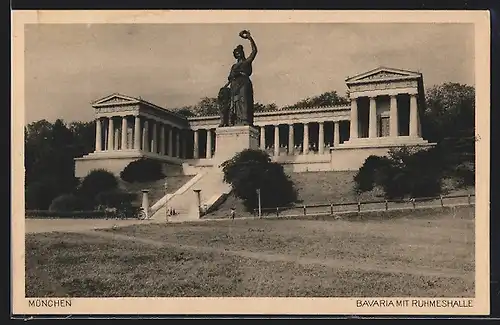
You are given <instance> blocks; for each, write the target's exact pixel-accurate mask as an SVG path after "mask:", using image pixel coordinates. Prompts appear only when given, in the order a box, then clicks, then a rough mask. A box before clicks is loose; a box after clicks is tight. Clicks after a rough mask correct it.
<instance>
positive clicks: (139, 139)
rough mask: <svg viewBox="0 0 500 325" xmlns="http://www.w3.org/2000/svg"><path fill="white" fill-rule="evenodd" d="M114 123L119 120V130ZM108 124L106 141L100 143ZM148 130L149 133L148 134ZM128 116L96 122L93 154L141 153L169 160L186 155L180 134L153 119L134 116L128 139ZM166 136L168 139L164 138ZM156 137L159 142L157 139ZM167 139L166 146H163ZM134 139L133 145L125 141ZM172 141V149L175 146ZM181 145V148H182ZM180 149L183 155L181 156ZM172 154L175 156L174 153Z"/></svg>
mask: <svg viewBox="0 0 500 325" xmlns="http://www.w3.org/2000/svg"><path fill="white" fill-rule="evenodd" d="M115 119H121V127H120V128H117V127H115ZM105 120H107V132H106V139H105V141H104V143H105V144H104V147H103V146H102V143H103V122H104V121H105ZM150 127H151V129H152V130H151V132H150ZM128 130H129V128H128V116H118V117H109V118H98V119H97V120H96V138H95V144H96V149H95V150H96V151H103V150H106V151H112V150H127V149H135V150H143V151H147V152H153V153H159V154H161V155H168V156H171V157H181V156H185V154H186V152H187V151H186V148H185V147H186V141H185V137H184V136H183V130H181V129H179V128H176V127H174V126H171V125H169V124H164V123H161V122H158V121H155V120H152V119H146V118H143V117H141V116H138V115H136V116H135V117H134V126H133V129H132V134H131V135H130V137H129V135H128ZM167 132H168V137H165V135H166V133H167ZM151 133H152V134H151ZM158 136H159V139H158ZM166 138H168V143H166V141H167V139H166ZM129 139H133V143H129V142H128V141H127V140H129ZM174 141H175V145H174ZM181 141H182V144H181ZM181 147H182V149H183V150H182V151H183V153H182V154H181ZM174 150H175V152H174Z"/></svg>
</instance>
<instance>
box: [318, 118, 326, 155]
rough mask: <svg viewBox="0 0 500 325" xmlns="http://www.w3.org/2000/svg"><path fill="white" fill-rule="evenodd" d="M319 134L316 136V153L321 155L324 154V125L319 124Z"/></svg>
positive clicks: (322, 123)
mask: <svg viewBox="0 0 500 325" xmlns="http://www.w3.org/2000/svg"><path fill="white" fill-rule="evenodd" d="M318 124H319V128H318V129H319V131H318V132H319V134H318V153H319V154H323V153H324V152H325V123H324V122H319V123H318Z"/></svg>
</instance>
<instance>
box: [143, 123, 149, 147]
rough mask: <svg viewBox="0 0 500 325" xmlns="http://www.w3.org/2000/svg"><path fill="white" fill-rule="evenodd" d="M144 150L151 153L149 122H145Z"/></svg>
mask: <svg viewBox="0 0 500 325" xmlns="http://www.w3.org/2000/svg"><path fill="white" fill-rule="evenodd" d="M142 150H143V151H149V121H148V120H145V121H144V126H143V127H142Z"/></svg>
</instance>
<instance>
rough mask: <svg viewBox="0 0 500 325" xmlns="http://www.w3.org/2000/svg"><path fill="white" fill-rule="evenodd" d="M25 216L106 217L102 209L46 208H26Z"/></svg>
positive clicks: (42, 217)
mask: <svg viewBox="0 0 500 325" xmlns="http://www.w3.org/2000/svg"><path fill="white" fill-rule="evenodd" d="M25 217H26V218H32V219H35V218H36V219H59V218H64V219H72V218H74V219H102V218H106V213H105V212H104V211H48V210H26V212H25Z"/></svg>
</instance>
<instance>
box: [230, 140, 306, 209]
mask: <svg viewBox="0 0 500 325" xmlns="http://www.w3.org/2000/svg"><path fill="white" fill-rule="evenodd" d="M221 167H222V170H223V172H224V181H225V182H227V183H229V184H231V187H232V189H233V192H234V195H235V196H236V197H238V198H240V199H242V200H243V205H244V206H245V208H246V209H247V211H252V210H253V209H255V208H256V207H257V206H258V197H257V189H260V193H261V194H260V197H261V206H262V207H263V208H274V207H277V206H279V207H285V206H288V205H290V204H291V203H293V202H295V201H296V200H297V192H296V190H295V188H294V184H293V182H292V181H291V180H290V178H289V177H288V175H286V173H285V172H284V169H283V166H282V165H280V164H278V163H274V162H271V158H270V157H269V155H268V154H267V153H266V152H264V151H261V150H252V149H247V150H244V151H242V152H240V153H238V154H236V155H235V156H234V157H233V158H232V159H230V160H228V161H225V162H224V163H223V164H222V165H221Z"/></svg>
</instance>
